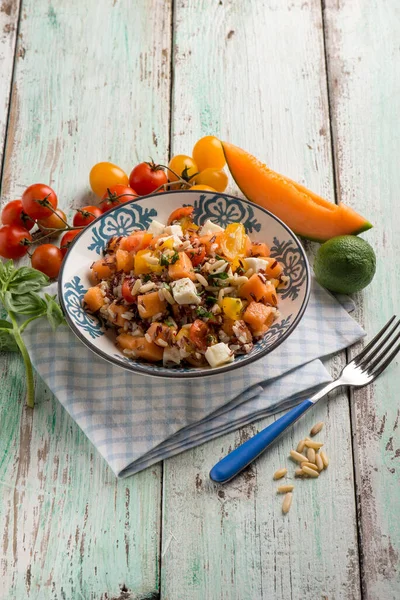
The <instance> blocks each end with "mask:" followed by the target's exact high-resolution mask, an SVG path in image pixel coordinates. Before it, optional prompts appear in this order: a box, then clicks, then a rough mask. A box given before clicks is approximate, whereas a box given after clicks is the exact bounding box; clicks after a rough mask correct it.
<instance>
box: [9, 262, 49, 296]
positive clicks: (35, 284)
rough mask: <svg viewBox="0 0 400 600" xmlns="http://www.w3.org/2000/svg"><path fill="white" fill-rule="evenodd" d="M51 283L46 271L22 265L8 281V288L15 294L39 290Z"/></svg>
mask: <svg viewBox="0 0 400 600" xmlns="http://www.w3.org/2000/svg"><path fill="white" fill-rule="evenodd" d="M49 283H50V280H49V278H48V277H47V275H45V274H44V273H41V272H40V271H38V270H37V269H32V267H21V268H19V269H17V270H16V271H15V272H14V273H13V275H12V277H11V278H10V280H9V282H8V285H7V290H8V291H11V292H12V293H13V294H25V293H26V292H38V291H39V290H41V289H42V288H43V287H45V286H47V285H49Z"/></svg>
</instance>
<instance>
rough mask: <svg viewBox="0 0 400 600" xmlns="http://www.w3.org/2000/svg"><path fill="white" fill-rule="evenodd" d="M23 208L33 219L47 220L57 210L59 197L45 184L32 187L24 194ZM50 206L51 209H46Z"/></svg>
mask: <svg viewBox="0 0 400 600" xmlns="http://www.w3.org/2000/svg"><path fill="white" fill-rule="evenodd" d="M22 206H23V208H24V211H25V212H26V214H27V215H29V216H30V217H32V219H46V218H47V217H50V216H51V215H52V213H53V211H52V210H51V209H52V208H53V209H56V208H57V196H56V193H55V191H54V190H52V189H51V187H49V186H48V185H45V184H44V183H34V184H33V185H30V186H29V187H28V188H26V190H25V191H24V193H23V194H22ZM48 206H50V208H46V207H48Z"/></svg>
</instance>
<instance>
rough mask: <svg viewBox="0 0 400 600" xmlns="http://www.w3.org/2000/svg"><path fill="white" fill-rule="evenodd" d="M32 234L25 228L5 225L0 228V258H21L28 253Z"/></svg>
mask: <svg viewBox="0 0 400 600" xmlns="http://www.w3.org/2000/svg"><path fill="white" fill-rule="evenodd" d="M31 241H32V236H31V234H30V233H29V232H28V231H27V230H26V229H24V228H23V227H17V226H16V225H4V226H3V227H0V256H2V257H3V258H21V256H24V255H25V254H26V253H27V252H28V247H29V242H31Z"/></svg>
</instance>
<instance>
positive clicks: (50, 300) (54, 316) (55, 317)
mask: <svg viewBox="0 0 400 600" xmlns="http://www.w3.org/2000/svg"><path fill="white" fill-rule="evenodd" d="M45 298H46V302H47V312H46V316H47V320H48V321H49V323H50V326H51V328H52V330H53V331H55V330H56V329H57V327H59V326H60V325H64V324H66V323H67V322H66V320H65V318H64V314H63V312H62V310H61V306H60V305H59V304H58V302H56V300H55V296H49V294H45Z"/></svg>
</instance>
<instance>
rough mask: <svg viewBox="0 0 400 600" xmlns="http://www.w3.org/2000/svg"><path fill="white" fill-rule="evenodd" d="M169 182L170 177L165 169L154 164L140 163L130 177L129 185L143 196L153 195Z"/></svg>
mask: <svg viewBox="0 0 400 600" xmlns="http://www.w3.org/2000/svg"><path fill="white" fill-rule="evenodd" d="M167 181H168V177H167V175H166V174H165V171H164V169H163V168H162V167H160V165H156V164H155V163H154V162H142V163H140V164H139V165H137V166H136V167H135V168H134V169H133V171H132V173H131V174H130V175H129V185H130V186H131V187H133V188H134V189H135V190H137V192H138V194H140V195H141V196H145V195H146V194H151V193H152V192H154V190H156V189H157V188H158V187H160V185H163V184H164V183H167Z"/></svg>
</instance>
